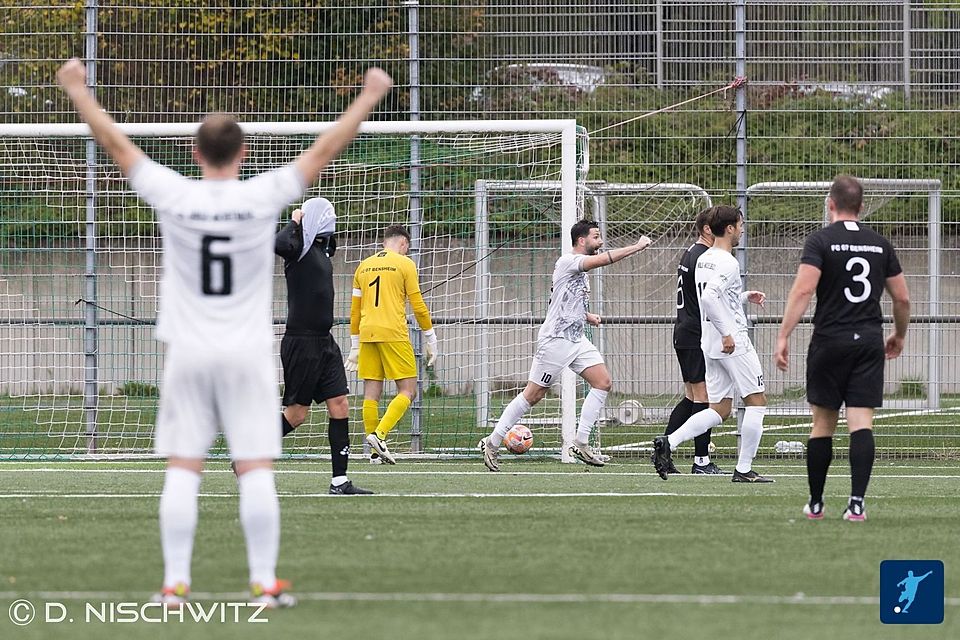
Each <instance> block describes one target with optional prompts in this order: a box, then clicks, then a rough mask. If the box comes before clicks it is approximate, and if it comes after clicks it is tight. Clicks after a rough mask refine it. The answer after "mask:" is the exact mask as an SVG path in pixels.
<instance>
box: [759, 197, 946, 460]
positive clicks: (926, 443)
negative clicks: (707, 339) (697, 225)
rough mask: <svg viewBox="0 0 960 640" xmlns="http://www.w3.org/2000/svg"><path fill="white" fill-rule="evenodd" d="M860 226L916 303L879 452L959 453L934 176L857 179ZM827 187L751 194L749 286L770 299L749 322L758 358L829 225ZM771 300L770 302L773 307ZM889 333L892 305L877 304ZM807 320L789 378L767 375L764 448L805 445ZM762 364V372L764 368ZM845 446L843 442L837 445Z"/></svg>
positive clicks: (892, 371) (891, 375)
mask: <svg viewBox="0 0 960 640" xmlns="http://www.w3.org/2000/svg"><path fill="white" fill-rule="evenodd" d="M861 182H862V184H863V186H864V206H863V211H862V214H861V219H862V220H863V221H864V222H865V223H866V224H868V225H870V226H871V227H872V228H874V229H876V230H877V231H879V232H880V233H882V234H883V235H885V236H886V237H887V238H889V239H890V240H891V242H892V243H893V245H894V247H895V248H896V250H897V255H898V258H899V260H900V262H901V265H902V266H903V270H904V273H905V275H906V278H907V283H908V286H909V288H910V294H911V301H912V305H911V306H912V314H911V315H912V318H911V326H910V330H909V333H908V336H907V344H906V347H905V349H904V352H903V355H901V356H900V357H899V358H897V359H896V360H892V361H889V362H888V363H887V367H886V376H885V389H884V407H883V409H882V410H881V411H878V413H877V421H876V429H875V433H876V438H877V451H878V454H879V455H882V456H888V457H931V456H949V457H955V456H957V455H958V454H960V435H958V434H957V431H956V429H954V428H953V426H952V425H953V424H954V423H955V421H956V413H957V411H958V403H957V393H958V391H960V389H958V388H957V380H958V377H957V372H956V369H955V363H956V362H957V357H958V355H960V353H958V351H957V340H956V326H957V320H956V315H955V313H950V311H951V310H952V304H951V303H950V299H951V298H950V296H949V294H948V297H947V298H946V299H944V298H943V295H942V293H941V292H942V291H943V290H944V288H946V290H948V291H949V290H951V289H952V288H953V286H954V285H955V281H956V277H955V276H953V274H952V271H953V270H952V268H951V266H950V265H951V263H952V260H953V256H954V255H955V253H956V248H955V246H954V241H953V238H951V237H949V236H948V237H946V238H945V237H944V234H943V232H942V230H943V227H944V225H943V224H942V222H943V220H942V215H941V183H940V181H939V180H935V179H871V178H866V179H861ZM830 185H831V183H830V182H763V183H758V184H754V185H752V186H750V187H749V188H748V189H747V195H748V197H749V206H748V215H747V225H746V231H745V233H746V234H748V235H749V243H748V244H749V247H750V249H749V251H748V259H747V265H748V268H747V287H749V288H762V289H764V290H765V291H766V293H767V300H768V304H767V312H766V313H764V312H760V313H759V314H758V315H757V316H756V318H755V323H754V342H755V344H756V345H757V349H758V351H759V352H760V353H761V354H766V353H769V352H772V350H773V348H774V344H775V340H776V333H777V329H778V326H779V323H780V317H779V315H780V314H779V313H778V311H779V310H780V308H778V307H777V306H776V305H777V304H778V302H777V301H781V300H786V297H787V293H788V291H789V288H790V285H791V283H792V281H793V276H794V274H795V273H796V266H797V263H798V262H799V258H800V251H801V249H802V247H803V240H804V238H805V237H806V236H807V235H809V234H810V233H812V232H813V231H816V230H817V229H819V228H820V227H822V226H823V225H824V224H825V223H826V221H827V211H826V196H827V193H828V192H829V189H830ZM771 301H773V305H771V304H770V302H771ZM881 303H882V308H883V311H884V315H885V316H886V318H885V322H886V323H887V326H886V327H885V331H887V332H889V330H890V329H889V328H890V323H891V322H892V317H891V309H890V302H889V298H888V297H887V296H884V298H883V300H882V302H881ZM808 313H809V315H808V316H807V318H806V319H805V321H804V322H803V323H802V324H801V325H800V326H798V328H797V331H796V332H795V337H794V338H793V340H792V344H791V347H792V349H791V351H792V353H793V359H792V360H793V365H792V366H791V368H790V369H789V370H788V371H787V373H786V374H785V375H781V374H778V373H775V374H774V375H769V376H767V377H766V380H767V385H768V399H769V401H770V408H769V413H768V415H769V416H771V418H770V419H768V420H767V423H766V424H765V432H766V435H765V436H764V439H765V441H766V440H769V441H770V443H768V444H774V443H776V442H777V441H786V442H791V441H803V440H805V438H806V435H807V432H808V430H809V421H810V416H809V410H808V408H807V405H806V402H805V396H804V377H803V376H804V368H803V364H804V358H803V354H804V353H805V350H806V345H807V343H808V342H809V338H810V334H811V331H812V325H811V323H810V322H811V319H812V313H813V304H811V307H810V309H809V310H808ZM767 362H769V360H766V361H765V362H764V363H765V366H768V365H767V364H766V363H767ZM843 442H844V443H845V441H843Z"/></svg>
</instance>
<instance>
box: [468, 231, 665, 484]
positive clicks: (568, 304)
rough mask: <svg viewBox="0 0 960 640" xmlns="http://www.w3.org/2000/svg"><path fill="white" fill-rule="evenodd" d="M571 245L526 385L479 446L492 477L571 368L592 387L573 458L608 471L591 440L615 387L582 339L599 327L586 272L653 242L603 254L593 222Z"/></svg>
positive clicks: (558, 270)
mask: <svg viewBox="0 0 960 640" xmlns="http://www.w3.org/2000/svg"><path fill="white" fill-rule="evenodd" d="M570 241H571V244H572V245H573V250H572V251H571V252H570V253H565V254H564V255H562V256H560V257H559V258H558V259H557V262H556V264H555V265H554V268H553V286H552V288H551V295H550V306H549V307H548V308H547V317H546V319H545V320H544V321H543V325H542V326H541V327H540V333H539V334H538V336H537V350H536V352H535V353H534V355H533V364H532V365H531V367H530V375H529V377H528V382H527V385H526V387H524V389H523V391H522V392H520V393H519V394H518V395H517V397H516V398H514V399H513V400H512V401H511V402H510V404H508V405H507V408H506V409H504V410H503V414H501V416H500V419H499V420H498V421H497V424H496V426H495V427H494V429H493V433H491V434H490V435H488V436H487V437H486V438H482V439H481V440H480V443H479V446H480V451H481V452H483V464H484V465H486V467H487V469H489V470H490V471H500V445H501V444H503V439H504V437H506V435H507V432H508V431H510V429H511V428H512V427H513V426H514V425H515V424H517V423H518V422H519V421H520V419H521V418H522V417H523V416H524V415H526V413H527V412H528V411H530V408H531V407H533V406H534V405H535V404H537V403H538V402H540V401H541V400H543V399H544V398H545V397H546V395H547V391H549V390H550V386H551V385H552V384H554V383H555V382H557V381H558V380H559V379H560V374H561V373H562V372H563V370H564V369H566V368H567V367H569V368H570V369H572V370H573V371H574V372H575V373H576V374H578V375H579V376H580V377H581V378H583V379H584V380H586V381H587V384H589V385H590V391H589V393H587V397H586V398H584V400H583V406H582V407H581V409H580V422H579V425H578V426H577V435H576V440H575V441H574V443H573V444H572V445H571V446H570V453H571V454H572V455H573V456H574V457H576V458H578V459H579V460H581V461H583V462H585V463H586V464H588V465H591V466H594V467H602V466H603V465H604V460H603V458H602V457H601V456H600V453H599V452H598V451H596V450H594V449H593V448H592V447H591V446H590V444H589V439H590V433H591V432H592V431H593V425H594V423H595V422H596V421H597V418H599V417H600V413H601V412H602V411H603V407H604V404H605V403H606V400H607V393H609V391H610V389H611V387H612V382H611V380H610V372H609V371H607V365H606V364H604V362H603V356H602V355H600V352H599V351H598V350H597V348H596V347H595V346H593V343H591V342H590V340H589V339H588V338H587V337H586V335H584V332H585V330H586V325H587V324H590V325H593V326H595V327H598V326H600V322H601V318H600V316H598V315H596V314H594V313H590V312H589V311H587V305H588V303H589V302H590V284H589V282H588V280H587V272H588V271H593V270H594V269H597V268H599V267H604V266H607V265H610V264H613V263H614V262H619V261H620V260H623V259H624V258H627V257H629V256H632V255H634V254H637V253H640V252H641V251H643V250H644V249H646V248H647V247H649V246H650V238H648V237H647V236H640V239H639V240H637V242H636V244H632V245H630V246H628V247H622V248H620V249H612V250H610V251H607V252H605V253H602V254H601V253H599V252H600V249H601V248H602V247H603V238H601V237H600V226H599V225H598V224H597V223H596V222H593V221H591V220H580V221H579V222H577V223H576V224H574V225H573V226H572V227H571V228H570Z"/></svg>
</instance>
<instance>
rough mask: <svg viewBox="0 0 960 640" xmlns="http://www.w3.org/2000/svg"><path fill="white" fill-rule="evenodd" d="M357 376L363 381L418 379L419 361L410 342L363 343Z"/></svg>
mask: <svg viewBox="0 0 960 640" xmlns="http://www.w3.org/2000/svg"><path fill="white" fill-rule="evenodd" d="M357 374H358V375H359V376H360V378H362V379H363V380H403V379H404V378H416V377H417V360H416V358H415V357H414V355H413V346H412V345H411V344H410V341H409V340H404V341H402V342H361V343H360V358H359V359H358V361H357Z"/></svg>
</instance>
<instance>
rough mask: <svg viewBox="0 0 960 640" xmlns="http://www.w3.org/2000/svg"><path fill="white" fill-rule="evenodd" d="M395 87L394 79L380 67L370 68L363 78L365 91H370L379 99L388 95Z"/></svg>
mask: <svg viewBox="0 0 960 640" xmlns="http://www.w3.org/2000/svg"><path fill="white" fill-rule="evenodd" d="M392 86H393V78H391V77H390V74H388V73H387V72H386V71H384V70H383V69H381V68H379V67H370V68H369V69H367V72H366V73H365V74H364V76H363V90H364V91H370V92H371V93H373V94H374V95H376V96H377V97H378V99H379V98H382V97H383V96H385V95H387V93H388V92H389V91H390V88H391V87H392Z"/></svg>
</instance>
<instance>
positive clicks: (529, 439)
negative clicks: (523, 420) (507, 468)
mask: <svg viewBox="0 0 960 640" xmlns="http://www.w3.org/2000/svg"><path fill="white" fill-rule="evenodd" d="M503 446H505V447H506V448H507V451H509V452H510V453H515V454H517V455H520V454H521V453H526V452H527V451H528V450H529V449H530V447H531V446H533V433H531V432H530V429H529V428H528V427H526V426H524V425H522V424H517V425H514V426H513V428H512V429H510V431H508V432H507V436H506V437H505V438H504V439H503Z"/></svg>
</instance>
